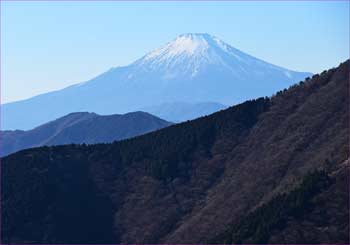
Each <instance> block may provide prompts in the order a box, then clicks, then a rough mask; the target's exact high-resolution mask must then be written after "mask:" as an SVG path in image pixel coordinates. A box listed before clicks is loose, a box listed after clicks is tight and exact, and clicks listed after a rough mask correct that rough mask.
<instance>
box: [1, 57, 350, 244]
mask: <svg viewBox="0 0 350 245" xmlns="http://www.w3.org/2000/svg"><path fill="white" fill-rule="evenodd" d="M348 88H349V61H347V62H345V63H343V64H341V65H340V66H339V67H338V68H336V69H330V70H328V71H327V72H323V73H322V74H320V75H315V76H313V78H312V79H310V80H307V81H305V82H304V83H301V84H299V85H296V86H293V87H291V88H290V89H288V90H285V91H282V92H279V93H278V94H277V95H276V96H274V97H272V98H261V99H257V100H253V101H247V102H245V103H242V104H240V105H237V106H234V107H231V108H228V109H226V110H224V111H220V112H218V113H215V114H212V115H210V116H207V117H204V118H200V119H197V120H194V121H190V122H186V123H182V124H177V125H173V126H170V127H168V128H165V129H162V130H159V131H156V132H153V133H150V134H147V135H144V136H140V137H137V138H134V139H130V140H125V141H121V142H117V143H113V144H98V145H89V146H86V145H66V146H54V147H41V148H36V149H29V150H24V151H21V152H18V153H16V154H12V155H10V156H8V157H6V158H4V159H2V163H1V167H2V171H1V174H2V176H1V177H2V178H1V181H2V183H1V184H2V185H1V187H2V192H1V193H2V213H3V216H2V238H3V242H4V243H9V242H11V243H23V242H32V243H206V242H211V243H222V242H224V241H232V242H266V241H267V242H273V243H295V242H297V243H349V234H348V232H347V231H348V230H349V220H348V207H349V190H348V185H346V186H345V183H346V180H347V179H348V173H349V171H348V169H349V167H348V165H347V164H346V160H347V159H348V158H349V138H348V137H349V117H348V115H349V108H348V105H349V94H348V91H349V90H348ZM316 169H318V170H317V171H316ZM315 171H316V172H315ZM310 176H311V177H310ZM283 193H284V194H283ZM305 193H312V195H311V196H310V195H305ZM281 196H282V197H281ZM285 198H287V199H285ZM275 200H277V202H276V201H275ZM279 200H280V202H284V200H291V203H294V204H295V205H294V206H293V205H281V203H279V202H278V201H279ZM310 203H311V204H312V205H310V206H309V204H310ZM266 207H267V208H266ZM269 207H270V208H271V207H278V208H280V209H282V211H281V212H276V213H277V214H278V215H277V216H276V217H275V218H276V219H275V218H274V217H270V216H269V211H268V210H269ZM310 208H311V209H310ZM300 209H301V210H303V209H306V210H309V211H308V212H306V213H301V214H300V215H301V216H298V212H297V211H295V210H300ZM259 210H260V211H259ZM266 210H267V211H266ZM295 212H296V213H297V215H295ZM259 213H260V214H262V217H265V216H264V215H267V217H268V218H267V219H266V223H264V222H258V223H254V222H253V223H252V220H253V221H254V220H257V221H259V220H260V221H261V217H260V215H259ZM276 222H277V225H276ZM245 224H247V226H246V227H247V229H248V230H244V229H243V232H242V229H241V228H242V227H245V226H244V225H245ZM257 227H260V230H261V231H260V230H259V232H257V231H256V230H255V229H256V228H257ZM247 234H248V235H247ZM237 238H238V239H237ZM236 239H237V240H236Z"/></svg>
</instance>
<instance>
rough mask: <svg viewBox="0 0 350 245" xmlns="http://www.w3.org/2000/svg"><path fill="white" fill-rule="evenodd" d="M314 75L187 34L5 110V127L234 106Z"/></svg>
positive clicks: (213, 39)
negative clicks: (168, 107)
mask: <svg viewBox="0 0 350 245" xmlns="http://www.w3.org/2000/svg"><path fill="white" fill-rule="evenodd" d="M310 75H311V73H305V72H295V71H291V70H288V69H285V68H282V67H279V66H276V65H272V64H270V63H267V62H265V61H262V60H260V59H257V58H255V57H253V56H250V55H248V54H246V53H244V52H242V51H240V50H238V49H235V48H233V47H232V46H230V45H229V44H227V43H225V42H223V41H221V40H220V39H219V38H217V37H214V36H212V35H209V34H203V33H196V34H191V33H190V34H184V35H180V36H178V37H177V38H176V39H175V40H173V41H171V42H169V43H168V44H166V45H164V46H162V47H160V48H158V49H156V50H153V51H151V52H150V53H148V54H146V55H145V56H143V57H142V58H140V59H138V60H136V61H135V62H133V63H132V64H130V65H128V66H124V67H117V68H112V69H110V70H108V71H107V72H105V73H103V74H101V75H99V76H97V77H95V78H93V79H91V80H89V81H86V82H83V83H79V84H77V85H73V86H70V87H67V88H65V89H62V90H58V91H54V92H50V93H46V94H42V95H38V96H35V97H33V98H30V99H27V100H23V101H17V102H13V103H8V104H4V105H2V114H3V116H2V118H1V119H2V127H3V129H30V128H33V127H35V126H38V125H40V124H43V123H45V122H48V121H51V120H53V119H54V118H58V117H61V116H63V115H66V114H68V113H71V112H76V111H93V112H96V113H99V114H115V113H118V114H120V113H127V112H131V111H137V110H140V109H141V108H152V107H159V106H160V105H162V104H168V103H174V102H181V103H203V102H209V101H211V102H215V103H220V104H224V105H233V104H236V103H239V102H243V101H244V100H247V99H252V98H256V97H259V96H269V95H272V94H273V93H275V92H277V91H278V90H281V89H283V88H286V87H288V86H290V85H292V84H294V83H296V82H299V81H301V80H303V79H304V78H305V77H307V76H310ZM68 105H69V106H68ZM196 113H197V114H199V113H198V112H196V111H195V112H193V113H190V114H196ZM157 116H159V115H157ZM186 119H189V118H186ZM186 119H185V120H186ZM182 120H183V119H182ZM176 121H180V119H177V120H176Z"/></svg>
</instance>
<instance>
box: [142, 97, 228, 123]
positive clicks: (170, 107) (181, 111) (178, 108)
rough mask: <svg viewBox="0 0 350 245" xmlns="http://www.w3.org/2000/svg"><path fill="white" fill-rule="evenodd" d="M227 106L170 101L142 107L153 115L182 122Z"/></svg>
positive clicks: (211, 103) (212, 103)
mask: <svg viewBox="0 0 350 245" xmlns="http://www.w3.org/2000/svg"><path fill="white" fill-rule="evenodd" d="M226 108H227V106H225V105H223V104H220V103H215V102H200V103H186V102H170V103H163V104H160V105H156V106H149V107H144V108H141V111H147V112H149V113H151V114H152V115H157V116H158V117H160V118H163V119H165V120H167V121H171V122H182V121H186V120H192V119H195V118H199V117H201V116H207V115H210V114H212V113H214V112H217V111H220V110H223V109H226Z"/></svg>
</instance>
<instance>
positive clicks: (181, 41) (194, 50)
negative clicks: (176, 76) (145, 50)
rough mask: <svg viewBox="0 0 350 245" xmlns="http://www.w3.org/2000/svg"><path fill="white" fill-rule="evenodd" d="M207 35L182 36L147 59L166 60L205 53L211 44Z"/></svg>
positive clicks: (153, 52) (190, 34) (147, 56)
mask: <svg viewBox="0 0 350 245" xmlns="http://www.w3.org/2000/svg"><path fill="white" fill-rule="evenodd" d="M205 35H208V34H192V33H189V34H183V35H180V36H178V37H177V38H176V39H175V40H173V41H172V42H170V43H168V44H166V45H165V46H163V47H161V48H158V49H156V50H154V51H152V52H151V53H149V54H148V55H146V57H145V59H146V60H150V59H153V58H157V57H158V58H162V59H166V58H173V57H176V56H180V55H186V56H192V55H195V54H200V53H204V52H206V51H207V50H208V48H209V43H208V41H207V40H206V38H205Z"/></svg>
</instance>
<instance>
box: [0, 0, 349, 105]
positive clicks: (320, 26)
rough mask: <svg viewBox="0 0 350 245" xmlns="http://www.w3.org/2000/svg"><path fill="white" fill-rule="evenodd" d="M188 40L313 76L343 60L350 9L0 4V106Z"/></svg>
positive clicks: (338, 5) (333, 5)
mask: <svg viewBox="0 0 350 245" xmlns="http://www.w3.org/2000/svg"><path fill="white" fill-rule="evenodd" d="M189 32H205V33H210V34H213V35H215V36H217V37H219V38H221V39H222V40H223V41H225V42H227V43H229V44H231V45H232V46H234V47H236V48H238V49H240V50H242V51H244V52H246V53H249V54H251V55H253V56H256V57H258V58H261V59H263V60H266V61H268V62H271V63H273V64H276V65H280V66H283V67H286V68H289V69H293V70H298V71H310V72H314V73H317V72H321V71H323V70H324V69H328V68H331V67H334V66H337V65H338V64H339V63H340V62H342V61H344V60H346V59H347V58H348V57H349V2H348V1H338V2H337V1H328V2H325V1H309V2H306V1H304V2H292V1H288V2H283V1H280V2H277V1H270V2H252V1H248V2H237V1H233V2H183V1H182V2H174V1H173V2H159V1H158V2H157V1H155V2H110V1H108V2H98V1H89V2H81V1H76V2H67V1H64V2H40V1H39V2H23V1H18V2H9V1H7V2H3V1H1V76H2V77H1V82H2V84H1V86H2V90H1V94H2V102H3V103H6V102H10V101H15V100H19V99H24V98H29V97H31V96H34V95H36V94H40V93H43V92H47V91H52V90H56V89H60V88H63V87H66V86H68V85H71V84H74V83H78V82H82V81H86V80H88V79H90V78H92V77H94V76H96V75H98V74H100V73H102V72H104V71H106V70H108V69H109V68H111V67H116V66H123V65H127V64H130V63H131V62H133V61H134V60H136V59H138V58H140V57H141V56H143V55H144V54H145V53H147V52H149V51H151V50H152V49H154V48H157V47H159V46H160V45H163V44H165V43H166V42H168V41H171V40H172V39H174V38H175V37H176V36H178V35H179V34H182V33H189Z"/></svg>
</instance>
